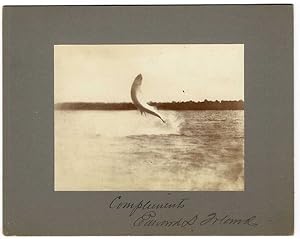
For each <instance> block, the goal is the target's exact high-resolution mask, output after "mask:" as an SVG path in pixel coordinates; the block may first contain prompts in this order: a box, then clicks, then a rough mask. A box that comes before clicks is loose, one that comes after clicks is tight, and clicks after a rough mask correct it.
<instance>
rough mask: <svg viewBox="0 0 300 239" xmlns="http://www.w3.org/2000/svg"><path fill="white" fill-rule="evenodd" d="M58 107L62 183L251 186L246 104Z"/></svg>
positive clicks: (75, 186)
mask: <svg viewBox="0 0 300 239" xmlns="http://www.w3.org/2000/svg"><path fill="white" fill-rule="evenodd" d="M160 113H161V114H162V115H163V117H164V118H165V119H167V124H163V123H162V122H161V121H160V120H159V119H158V118H155V117H153V116H151V115H148V116H141V115H140V113H138V112H137V111H135V110H132V111H55V190H63V191H65V190H66V191H69V190H72V191H74V190H80V191H90V190H91V191H92V190H120V191H127V190H129V191H135V190H167V191H171V190H172V191H181V190H184V191H191V190H196V191H203V190H205V191H227V190H230V191H231V190H234V191H240V190H244V111H239V110H236V111H160Z"/></svg>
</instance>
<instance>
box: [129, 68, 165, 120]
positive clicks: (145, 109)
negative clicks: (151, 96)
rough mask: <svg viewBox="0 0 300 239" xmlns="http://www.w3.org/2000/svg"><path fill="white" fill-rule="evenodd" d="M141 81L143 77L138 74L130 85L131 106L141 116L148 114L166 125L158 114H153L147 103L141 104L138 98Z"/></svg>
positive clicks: (153, 111)
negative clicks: (132, 105) (133, 106)
mask: <svg viewBox="0 0 300 239" xmlns="http://www.w3.org/2000/svg"><path fill="white" fill-rule="evenodd" d="M142 80H143V76H142V75H141V74H139V75H138V76H137V77H136V78H135V79H134V81H133V83H132V86H131V99H132V102H133V104H134V105H135V107H136V108H137V109H138V110H139V111H140V112H141V114H143V113H148V114H151V115H154V116H156V117H158V118H160V119H161V121H162V122H164V123H166V121H164V120H163V119H162V117H161V116H160V115H159V114H158V113H156V112H155V110H154V109H151V108H152V107H151V106H150V105H149V104H148V103H143V102H142V101H141V100H140V99H139V98H138V92H139V91H140V89H141V85H142Z"/></svg>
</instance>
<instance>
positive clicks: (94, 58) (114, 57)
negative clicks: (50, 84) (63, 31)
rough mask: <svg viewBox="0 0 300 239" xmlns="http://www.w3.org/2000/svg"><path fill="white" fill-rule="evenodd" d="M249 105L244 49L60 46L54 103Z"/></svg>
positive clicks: (56, 56)
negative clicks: (136, 94)
mask: <svg viewBox="0 0 300 239" xmlns="http://www.w3.org/2000/svg"><path fill="white" fill-rule="evenodd" d="M138 74H142V76H143V83H142V86H141V89H142V93H143V97H144V98H145V99H146V100H147V101H153V102H171V101H189V100H193V101H203V100H205V99H207V100H240V99H241V100H244V45H243V44H150V45H147V44H139V45H55V46H54V99H55V100H54V101H55V103H58V102H131V98H130V88H131V84H132V82H133V80H134V78H135V77H136V76H137V75H138Z"/></svg>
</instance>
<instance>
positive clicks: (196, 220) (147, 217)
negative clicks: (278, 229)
mask: <svg viewBox="0 0 300 239" xmlns="http://www.w3.org/2000/svg"><path fill="white" fill-rule="evenodd" d="M188 200H189V199H187V198H183V199H180V200H178V201H174V202H153V201H151V200H148V201H147V200H140V201H138V202H130V201H126V200H123V198H122V196H117V197H115V198H114V199H113V200H112V201H111V202H110V203H109V208H110V209H114V210H126V212H127V213H128V216H129V217H132V216H134V215H135V214H136V215H135V218H134V219H133V221H132V226H133V227H182V228H184V227H190V226H193V225H197V226H205V225H206V226H208V225H220V224H222V225H245V226H250V227H255V226H257V225H258V223H257V221H256V220H257V217H256V216H250V217H234V216H232V215H218V214H217V213H215V212H213V213H209V214H207V215H200V214H199V213H198V214H197V213H195V214H194V215H191V216H189V215H188V216H182V217H178V218H171V219H170V218H168V219H166V218H162V217H161V216H159V215H158V212H159V211H161V212H162V211H163V210H182V209H183V208H185V207H186V205H185V203H186V202H187V201H188ZM139 212H141V213H139ZM182 214H183V213H180V215H182Z"/></svg>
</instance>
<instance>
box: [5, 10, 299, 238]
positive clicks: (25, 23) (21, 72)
mask: <svg viewBox="0 0 300 239" xmlns="http://www.w3.org/2000/svg"><path fill="white" fill-rule="evenodd" d="M137 43H144V44H145V43H152V44H155V43H244V44H245V165H246V169H245V176H246V188H245V192H171V193H167V192H54V190H53V184H54V182H53V149H54V148H53V147H54V146H53V45H55V44H137ZM3 64H4V67H3V76H4V77H3V79H4V80H3V102H4V118H3V122H4V162H3V179H4V180H3V181H4V185H3V190H4V193H3V197H4V198H3V202H4V208H3V209H4V210H3V212H4V220H3V222H4V226H3V228H4V233H5V234H6V235H129V234H130V235H284V234H292V233H293V6H292V5H202V6H201V5H199V6H197V5H193V6H184V5H183V6H48V7H44V6H35V7H14V6H10V7H4V8H3ZM118 195H122V196H123V198H124V199H126V200H127V201H129V200H133V201H135V200H141V199H144V200H154V201H161V200H168V201H176V200H177V199H181V198H189V202H188V203H187V204H186V207H185V208H184V209H183V210H181V211H176V210H174V211H172V210H170V211H164V212H162V214H161V216H164V217H169V218H172V217H173V218H174V217H178V216H189V215H192V214H193V213H195V212H197V213H198V214H199V215H202V216H205V215H207V214H209V213H211V212H216V213H218V215H220V216H222V215H226V214H230V215H233V216H236V217H247V216H251V215H255V216H257V219H256V220H257V222H258V226H256V227H249V226H233V225H215V226H203V227H199V226H193V227H192V228H189V229H187V228H168V229H166V228H134V227H132V225H131V223H132V218H129V217H128V214H127V213H123V212H116V211H113V210H111V209H109V208H108V205H109V202H110V201H111V200H112V199H113V198H114V197H115V196H118Z"/></svg>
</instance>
